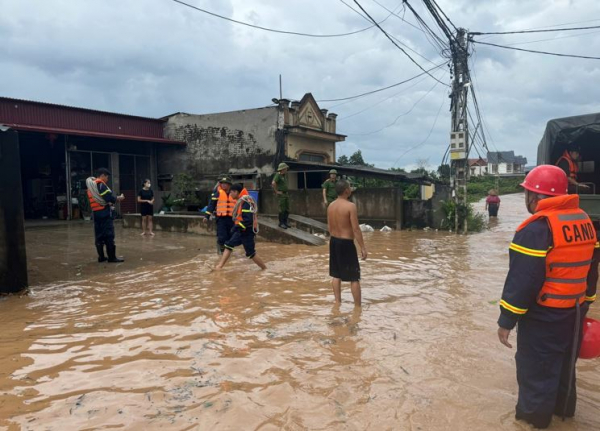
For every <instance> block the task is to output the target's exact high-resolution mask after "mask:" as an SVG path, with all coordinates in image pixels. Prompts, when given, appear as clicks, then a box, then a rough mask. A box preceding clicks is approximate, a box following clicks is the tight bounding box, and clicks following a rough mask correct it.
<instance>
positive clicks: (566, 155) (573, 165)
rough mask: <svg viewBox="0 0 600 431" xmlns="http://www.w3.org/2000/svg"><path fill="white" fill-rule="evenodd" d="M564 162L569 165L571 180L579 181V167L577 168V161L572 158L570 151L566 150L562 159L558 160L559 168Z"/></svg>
mask: <svg viewBox="0 0 600 431" xmlns="http://www.w3.org/2000/svg"><path fill="white" fill-rule="evenodd" d="M563 160H566V161H567V163H569V178H572V179H574V180H577V174H578V173H579V166H577V163H575V161H574V160H573V159H572V158H571V155H570V154H569V151H567V150H565V152H564V153H563V155H562V156H560V159H558V161H557V162H556V166H558V164H559V163H560V162H561V161H563Z"/></svg>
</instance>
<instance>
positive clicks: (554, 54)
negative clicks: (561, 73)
mask: <svg viewBox="0 0 600 431" xmlns="http://www.w3.org/2000/svg"><path fill="white" fill-rule="evenodd" d="M471 42H473V43H478V44H479V45H489V46H495V47H496V48H503V49H513V50H515V51H523V52H531V53H533V54H544V55H553V56H555V57H569V58H583V59H587V60H600V57H590V56H586V55H575V54H561V53H558V52H548V51H535V50H532V49H524V48H515V47H514V46H506V45H498V44H495V43H489V42H479V41H477V40H471Z"/></svg>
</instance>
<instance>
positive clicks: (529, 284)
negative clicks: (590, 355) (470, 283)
mask: <svg viewBox="0 0 600 431" xmlns="http://www.w3.org/2000/svg"><path fill="white" fill-rule="evenodd" d="M521 186H522V187H523V188H524V189H525V205H526V206H527V210H528V211H529V213H530V214H532V216H531V217H529V218H528V219H527V220H525V221H524V222H523V223H522V224H521V226H519V227H518V228H517V232H516V233H515V236H514V238H513V241H512V243H511V244H510V247H509V249H510V250H509V254H510V264H509V271H508V275H507V277H506V282H505V284H504V289H503V291H502V299H501V300H500V317H499V319H498V338H499V340H500V342H501V343H502V344H503V345H505V346H506V347H508V348H512V345H511V344H510V343H509V335H510V332H511V330H512V329H513V328H514V327H515V326H516V325H518V328H517V329H518V331H517V353H516V355H515V360H516V365H517V383H518V385H519V397H518V401H517V405H516V415H515V418H516V419H518V420H523V421H526V422H528V423H530V424H532V425H533V426H534V427H536V428H547V427H548V426H549V425H550V422H551V421H552V416H553V415H557V416H562V417H563V418H564V417H573V416H574V415H575V408H576V403H577V393H576V387H575V362H576V361H577V353H578V350H579V345H580V342H581V334H582V331H581V330H582V326H581V325H582V320H583V318H584V317H585V314H586V312H587V309H588V307H589V303H591V302H592V301H593V299H594V298H595V282H596V281H597V270H596V271H595V272H594V271H591V268H590V264H591V263H592V257H593V254H594V250H595V247H597V239H596V232H595V230H594V227H593V225H592V221H591V220H590V218H589V216H588V215H587V214H586V213H585V212H584V211H583V210H581V209H580V208H579V196H578V195H568V194H567V188H568V180H567V176H566V175H565V173H564V172H563V171H562V170H561V169H560V168H558V167H556V166H552V165H540V166H538V167H536V168H534V169H533V170H532V171H531V172H530V173H529V174H528V175H527V177H526V178H525V181H524V182H523V183H522V184H521ZM596 264H597V263H596ZM590 281H593V284H594V289H593V292H594V298H591V297H589V295H591V293H589V292H591V290H590Z"/></svg>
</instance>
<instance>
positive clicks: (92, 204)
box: [87, 178, 110, 211]
mask: <svg viewBox="0 0 600 431" xmlns="http://www.w3.org/2000/svg"><path fill="white" fill-rule="evenodd" d="M94 182H95V183H96V184H100V183H102V184H104V185H105V186H106V188H107V189H108V190H109V191H110V189H109V188H108V185H107V184H106V183H105V182H104V181H102V180H101V179H100V178H96V179H95V180H94ZM87 195H88V199H89V200H90V207H91V208H92V211H102V210H103V209H104V208H106V205H100V204H99V203H98V202H96V199H94V196H93V195H92V192H91V191H90V190H89V189H88V191H87Z"/></svg>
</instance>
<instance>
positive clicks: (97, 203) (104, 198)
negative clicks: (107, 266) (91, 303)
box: [86, 168, 125, 262]
mask: <svg viewBox="0 0 600 431" xmlns="http://www.w3.org/2000/svg"><path fill="white" fill-rule="evenodd" d="M109 178H110V171H109V170H108V169H105V168H100V169H98V172H97V173H96V178H94V177H89V178H88V179H87V180H86V185H87V194H88V199H89V201H90V207H91V208H92V214H93V218H94V234H95V237H96V238H95V239H96V251H97V252H98V262H105V261H108V262H124V260H123V259H121V258H118V257H117V254H116V253H117V247H116V246H115V226H114V224H113V220H114V204H115V203H117V202H120V201H122V200H123V199H125V196H123V195H122V194H121V195H120V196H117V197H115V196H114V195H113V193H112V191H111V190H110V188H109V187H108V180H109ZM104 246H106V254H107V255H108V259H107V258H106V256H104Z"/></svg>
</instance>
